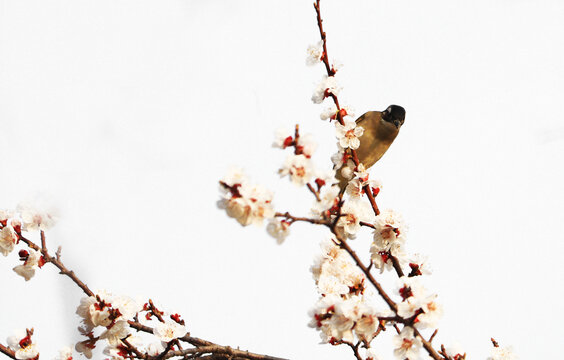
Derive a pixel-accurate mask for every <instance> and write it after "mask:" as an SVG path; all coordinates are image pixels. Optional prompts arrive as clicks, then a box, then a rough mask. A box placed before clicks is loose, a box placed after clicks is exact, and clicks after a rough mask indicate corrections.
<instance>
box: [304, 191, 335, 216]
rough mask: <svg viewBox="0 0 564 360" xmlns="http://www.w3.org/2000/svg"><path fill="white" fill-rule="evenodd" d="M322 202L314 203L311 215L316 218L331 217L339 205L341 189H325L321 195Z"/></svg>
mask: <svg viewBox="0 0 564 360" xmlns="http://www.w3.org/2000/svg"><path fill="white" fill-rule="evenodd" d="M319 200H320V201H314V203H313V205H312V207H311V214H312V215H313V216H315V217H319V218H324V217H329V213H330V211H331V209H332V208H333V207H335V206H336V205H337V204H338V203H339V187H338V186H331V187H323V188H322V189H321V191H320V194H319Z"/></svg>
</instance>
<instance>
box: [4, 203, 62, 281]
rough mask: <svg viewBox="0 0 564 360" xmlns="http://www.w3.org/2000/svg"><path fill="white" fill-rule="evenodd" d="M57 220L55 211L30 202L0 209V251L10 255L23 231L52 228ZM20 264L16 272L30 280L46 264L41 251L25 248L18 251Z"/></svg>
mask: <svg viewBox="0 0 564 360" xmlns="http://www.w3.org/2000/svg"><path fill="white" fill-rule="evenodd" d="M55 221H56V217H55V215H53V212H47V211H42V210H39V209H36V208H34V207H32V206H30V205H28V204H25V205H24V204H20V205H18V206H17V208H16V210H0V253H2V255H4V256H8V255H9V254H10V253H11V252H12V251H14V249H15V248H16V245H18V244H19V243H20V241H21V240H22V239H25V237H24V235H23V233H33V232H37V231H45V230H48V229H50V228H51V227H52V226H53V225H54V224H55ZM18 255H19V258H20V261H21V262H22V263H21V264H20V265H17V266H15V267H14V268H13V270H14V272H15V273H16V274H18V275H20V276H21V277H23V278H24V279H25V280H26V281H29V280H30V279H31V278H32V277H33V276H34V275H35V271H36V270H37V269H39V268H41V267H42V266H43V265H44V264H45V259H44V258H43V256H42V254H41V252H40V251H38V250H36V249H33V248H25V249H21V250H19V251H18Z"/></svg>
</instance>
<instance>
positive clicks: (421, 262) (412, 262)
mask: <svg viewBox="0 0 564 360" xmlns="http://www.w3.org/2000/svg"><path fill="white" fill-rule="evenodd" d="M408 262H409V266H410V267H411V271H412V272H415V275H431V274H432V272H433V268H432V267H431V265H430V264H429V260H428V257H427V256H423V255H421V254H413V255H411V256H410V257H409V258H408Z"/></svg>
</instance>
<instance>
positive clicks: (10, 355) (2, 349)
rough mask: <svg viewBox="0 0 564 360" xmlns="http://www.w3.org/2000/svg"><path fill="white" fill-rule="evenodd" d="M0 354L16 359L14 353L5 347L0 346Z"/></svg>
mask: <svg viewBox="0 0 564 360" xmlns="http://www.w3.org/2000/svg"><path fill="white" fill-rule="evenodd" d="M0 352H1V353H2V354H4V355H6V356H8V357H10V358H12V359H15V358H16V353H15V352H14V351H13V350H12V349H10V348H9V347H7V346H4V345H2V344H0Z"/></svg>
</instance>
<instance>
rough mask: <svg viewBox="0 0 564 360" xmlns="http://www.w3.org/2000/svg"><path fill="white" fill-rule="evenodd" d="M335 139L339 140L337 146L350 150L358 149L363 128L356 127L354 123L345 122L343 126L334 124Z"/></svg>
mask: <svg viewBox="0 0 564 360" xmlns="http://www.w3.org/2000/svg"><path fill="white" fill-rule="evenodd" d="M335 129H336V134H337V139H339V145H341V146H342V147H344V148H351V149H353V150H355V149H358V147H359V146H360V139H359V137H361V136H362V134H363V133H364V128H363V127H362V126H357V125H356V122H354V121H352V120H351V121H345V124H344V125H341V124H339V123H336V124H335Z"/></svg>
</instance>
